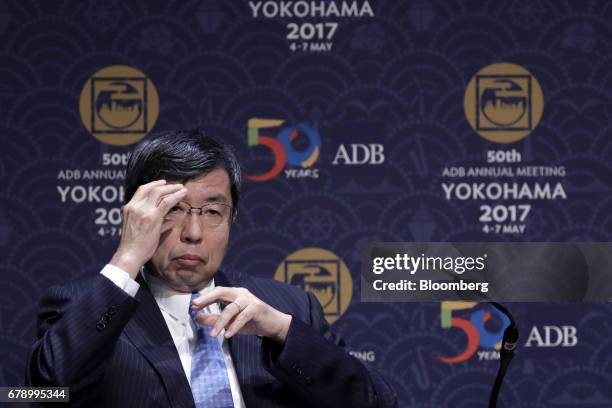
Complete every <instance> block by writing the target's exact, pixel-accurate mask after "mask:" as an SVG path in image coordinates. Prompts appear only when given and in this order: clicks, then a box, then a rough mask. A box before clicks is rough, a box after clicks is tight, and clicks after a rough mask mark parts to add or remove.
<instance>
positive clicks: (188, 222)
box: [181, 213, 204, 242]
mask: <svg viewBox="0 0 612 408" xmlns="http://www.w3.org/2000/svg"><path fill="white" fill-rule="evenodd" d="M203 234H204V229H203V226H202V220H201V216H200V215H199V214H197V213H191V214H187V215H186V217H185V219H184V220H183V231H182V232H181V239H182V240H183V241H185V242H200V241H201V240H202V236H203Z"/></svg>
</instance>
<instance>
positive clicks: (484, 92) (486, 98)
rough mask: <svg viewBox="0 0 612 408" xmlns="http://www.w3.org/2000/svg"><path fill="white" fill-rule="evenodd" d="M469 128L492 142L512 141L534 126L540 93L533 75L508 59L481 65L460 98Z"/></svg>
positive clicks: (541, 99) (540, 103) (538, 114)
mask: <svg viewBox="0 0 612 408" xmlns="http://www.w3.org/2000/svg"><path fill="white" fill-rule="evenodd" d="M463 108H464V110H465V116H466V117H467V120H468V122H469V123H470V126H471V127H472V129H474V130H475V131H476V132H477V133H478V134H479V135H480V136H482V137H483V138H485V139H487V140H489V141H491V142H496V143H512V142H516V141H518V140H520V139H522V138H524V137H526V136H527V135H529V133H530V132H531V131H532V130H533V129H535V127H536V126H537V125H538V122H539V121H540V118H541V117H542V111H543V109H544V96H543V94H542V88H541V87H540V84H539V83H538V81H537V79H536V78H535V77H534V76H533V75H532V74H531V73H530V72H529V71H527V70H526V69H525V68H523V67H521V66H519V65H516V64H510V63H497V64H492V65H488V66H486V67H484V68H483V69H481V70H480V71H478V73H477V74H476V75H475V76H474V77H473V78H472V79H471V80H470V82H469V83H468V86H467V88H466V90H465V95H464V98H463Z"/></svg>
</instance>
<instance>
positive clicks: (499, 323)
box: [438, 301, 510, 364]
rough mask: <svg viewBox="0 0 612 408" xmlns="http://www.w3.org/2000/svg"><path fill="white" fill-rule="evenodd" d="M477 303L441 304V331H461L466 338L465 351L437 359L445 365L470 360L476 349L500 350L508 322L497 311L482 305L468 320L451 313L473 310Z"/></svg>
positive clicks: (506, 318)
mask: <svg viewBox="0 0 612 408" xmlns="http://www.w3.org/2000/svg"><path fill="white" fill-rule="evenodd" d="M477 304H478V303H477V302H456V301H446V302H442V304H441V310H440V311H441V314H440V323H441V326H442V328H443V329H451V328H455V329H458V330H461V331H463V333H464V334H465V336H466V337H467V345H466V347H465V350H463V351H462V352H461V353H459V354H457V355H456V356H451V357H438V359H439V360H440V361H441V362H443V363H446V364H456V363H461V362H463V361H466V360H468V359H469V358H471V357H472V356H473V355H474V354H475V353H476V351H477V350H478V347H479V346H480V347H482V348H485V349H489V350H499V349H500V348H501V341H502V336H503V334H504V329H505V328H506V327H507V326H508V325H509V324H510V320H508V317H506V316H505V315H504V314H503V313H501V312H500V311H499V310H497V309H495V308H493V307H491V306H489V305H487V304H483V305H482V306H483V308H478V309H476V310H474V311H473V312H472V313H471V315H470V318H469V319H464V318H461V317H455V316H453V315H452V314H453V311H456V310H469V309H472V308H474V306H476V305H477Z"/></svg>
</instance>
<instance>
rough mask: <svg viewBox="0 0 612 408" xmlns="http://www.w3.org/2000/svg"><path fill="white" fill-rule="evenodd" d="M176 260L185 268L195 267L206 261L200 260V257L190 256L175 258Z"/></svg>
mask: <svg viewBox="0 0 612 408" xmlns="http://www.w3.org/2000/svg"><path fill="white" fill-rule="evenodd" d="M174 260H175V261H176V262H177V263H178V264H179V265H183V266H194V265H197V264H199V263H201V262H204V260H203V259H202V258H200V257H199V256H198V255H189V254H186V255H181V256H178V257H176V258H174Z"/></svg>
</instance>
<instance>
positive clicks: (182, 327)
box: [100, 264, 245, 408]
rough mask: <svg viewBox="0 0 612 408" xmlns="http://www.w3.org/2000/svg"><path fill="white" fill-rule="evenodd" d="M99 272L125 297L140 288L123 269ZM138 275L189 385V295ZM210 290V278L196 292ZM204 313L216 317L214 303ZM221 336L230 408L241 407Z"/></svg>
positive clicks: (192, 334) (192, 344)
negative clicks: (162, 321)
mask: <svg viewBox="0 0 612 408" xmlns="http://www.w3.org/2000/svg"><path fill="white" fill-rule="evenodd" d="M100 273H101V274H102V275H104V276H106V277H107V278H108V279H110V280H111V281H112V282H113V283H114V284H115V285H117V286H118V287H120V288H121V289H122V290H124V291H125V292H126V293H127V294H128V295H130V296H132V297H134V296H136V292H138V289H139V288H140V285H139V284H138V283H137V282H136V281H135V280H133V279H131V278H130V275H129V274H128V273H127V272H125V271H124V270H123V269H121V268H118V267H116V266H114V265H110V264H108V265H106V266H105V267H104V268H103V269H102V271H101V272H100ZM141 273H142V274H143V277H144V279H145V281H146V282H147V284H148V285H149V288H150V289H151V292H152V293H153V297H155V301H156V302H157V305H158V306H159V308H160V310H161V312H162V316H164V320H165V321H166V325H167V326H168V330H170V335H171V336H172V340H173V341H174V345H175V346H176V351H177V352H178V355H179V358H180V359H181V364H182V365H183V370H184V371H185V376H186V377H187V381H189V385H191V359H192V357H193V352H194V350H195V343H196V327H195V325H194V323H193V321H192V320H191V317H190V316H189V307H190V303H191V293H184V292H177V291H175V290H174V289H171V288H169V287H168V286H167V285H166V284H165V283H164V282H163V281H162V280H160V279H159V278H156V277H155V276H151V275H150V274H147V273H144V271H142V270H141ZM214 287H215V282H214V279H211V281H210V283H209V284H208V285H207V286H206V287H205V288H203V289H202V290H200V294H204V293H205V292H207V291H209V290H211V289H212V288H214ZM204 312H205V313H213V314H218V313H221V309H220V308H219V304H218V303H213V304H212V305H209V306H207V307H205V308H204ZM224 334H225V330H222V331H221V333H219V335H218V336H217V340H218V341H219V343H220V344H221V347H222V349H223V357H224V358H225V367H226V369H227V376H228V379H229V384H230V389H231V391H232V399H233V401H234V407H236V408H244V407H245V404H244V400H243V399H242V392H241V391H240V383H239V382H238V375H237V374H236V369H235V367H234V362H233V361H232V356H231V354H230V350H229V343H228V341H227V340H226V339H225V338H224Z"/></svg>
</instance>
